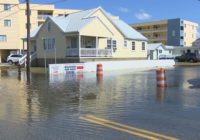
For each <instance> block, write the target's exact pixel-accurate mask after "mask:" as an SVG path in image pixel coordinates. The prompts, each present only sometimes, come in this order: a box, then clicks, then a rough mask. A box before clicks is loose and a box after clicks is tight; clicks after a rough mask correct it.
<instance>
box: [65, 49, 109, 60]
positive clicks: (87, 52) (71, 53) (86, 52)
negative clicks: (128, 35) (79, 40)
mask: <svg viewBox="0 0 200 140" xmlns="http://www.w3.org/2000/svg"><path fill="white" fill-rule="evenodd" d="M78 56H79V49H78V48H67V51H66V57H78ZM80 57H101V58H105V57H106V58H108V57H112V49H96V48H81V49H80Z"/></svg>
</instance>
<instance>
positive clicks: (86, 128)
mask: <svg viewBox="0 0 200 140" xmlns="http://www.w3.org/2000/svg"><path fill="white" fill-rule="evenodd" d="M25 77H26V74H25V72H22V73H21V75H20V76H19V75H18V72H17V71H16V70H9V69H0V140H111V139H112V140H133V139H134V140H143V139H153V138H155V137H156V138H157V139H173V138H174V139H183V140H188V139H193V140H195V139H196V140H198V139H200V133H199V131H200V127H199V126H200V84H199V83H200V67H198V66H197V67H176V68H172V69H167V84H168V88H166V89H165V90H161V89H158V88H156V75H155V70H148V71H142V72H137V71H135V72H133V71H116V72H106V73H104V78H103V79H99V80H97V79H96V77H95V73H86V74H78V75H59V76H48V75H45V74H43V73H35V72H33V73H32V74H31V81H30V83H27V82H26V78H25ZM141 130H142V131H148V132H149V133H156V134H158V135H161V136H163V135H164V136H169V137H164V138H162V137H161V136H154V135H153V134H152V137H150V135H151V134H149V133H146V132H142V131H141ZM129 132H130V133H129ZM138 133H139V135H137V134H138ZM143 135H147V136H149V138H148V137H143ZM156 138H155V139H156Z"/></svg>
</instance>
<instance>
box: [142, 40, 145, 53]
mask: <svg viewBox="0 0 200 140" xmlns="http://www.w3.org/2000/svg"><path fill="white" fill-rule="evenodd" d="M145 50H146V43H145V42H142V51H145Z"/></svg>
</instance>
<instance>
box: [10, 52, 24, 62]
mask: <svg viewBox="0 0 200 140" xmlns="http://www.w3.org/2000/svg"><path fill="white" fill-rule="evenodd" d="M22 56H23V55H22V54H10V55H9V56H8V57H7V62H8V63H9V64H13V63H15V64H17V63H18V62H19V59H20V58H21V57H22Z"/></svg>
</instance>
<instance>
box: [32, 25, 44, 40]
mask: <svg viewBox="0 0 200 140" xmlns="http://www.w3.org/2000/svg"><path fill="white" fill-rule="evenodd" d="M41 27H42V25H39V26H38V27H37V28H35V29H34V30H33V31H31V33H30V37H31V38H34V37H35V36H36V35H37V33H38V32H39V30H40V28H41Z"/></svg>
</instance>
